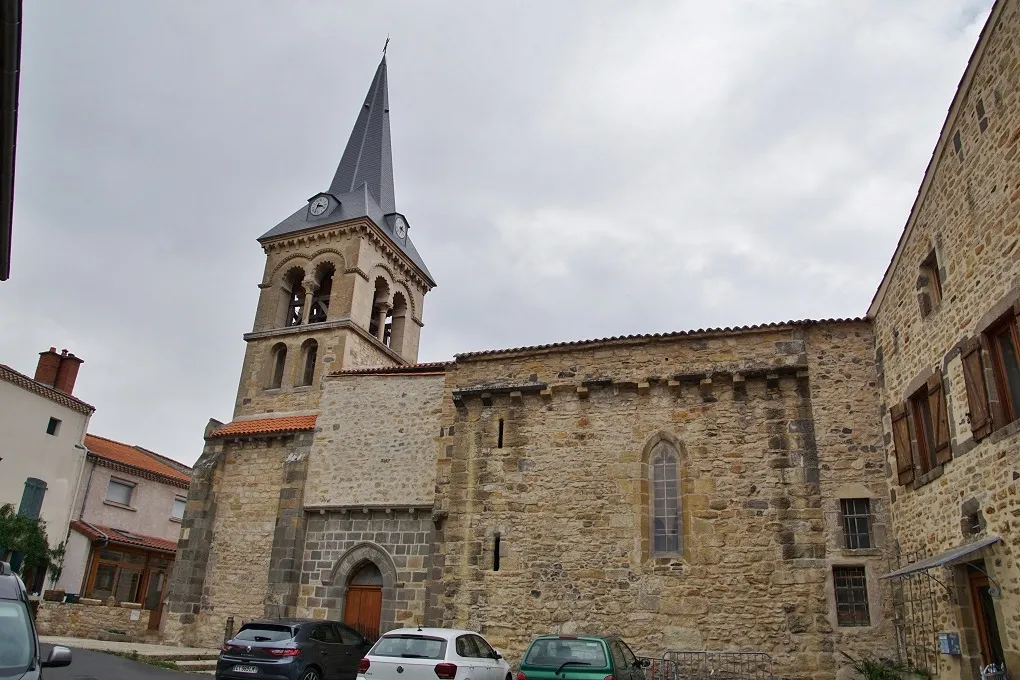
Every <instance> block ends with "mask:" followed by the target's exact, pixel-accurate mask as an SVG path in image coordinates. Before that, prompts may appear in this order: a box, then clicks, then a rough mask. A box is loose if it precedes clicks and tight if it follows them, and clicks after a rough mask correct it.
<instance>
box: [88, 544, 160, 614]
mask: <svg viewBox="0 0 1020 680" xmlns="http://www.w3.org/2000/svg"><path fill="white" fill-rule="evenodd" d="M145 562H146V558H145V555H142V554H138V553H132V552H121V551H119V550H101V551H100V552H99V554H98V555H97V557H96V565H95V567H94V569H95V572H94V574H93V576H92V579H91V583H90V585H89V588H88V594H87V595H86V597H92V598H95V599H97V600H105V599H107V598H108V597H111V596H113V597H114V598H115V599H116V600H117V602H139V601H140V600H139V599H138V598H139V597H140V596H141V593H140V592H139V591H140V588H139V586H140V585H141V581H142V573H143V572H144V571H145Z"/></svg>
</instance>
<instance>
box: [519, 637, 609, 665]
mask: <svg viewBox="0 0 1020 680" xmlns="http://www.w3.org/2000/svg"><path fill="white" fill-rule="evenodd" d="M568 661H570V662H576V664H577V666H593V667H596V668H605V667H606V650H605V647H604V646H603V644H602V642H600V641H599V640H578V639H571V638H567V639H565V638H540V639H538V640H535V641H534V642H533V643H531V647H529V648H528V653H527V655H526V656H525V657H524V663H526V664H528V665H529V666H555V667H557V668H558V667H559V666H561V665H562V664H563V663H565V662H568Z"/></svg>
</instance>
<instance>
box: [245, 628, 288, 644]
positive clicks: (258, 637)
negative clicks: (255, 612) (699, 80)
mask: <svg viewBox="0 0 1020 680" xmlns="http://www.w3.org/2000/svg"><path fill="white" fill-rule="evenodd" d="M292 637H294V633H293V631H291V629H290V626H272V625H268V626H267V625H255V626H245V627H244V628H242V629H241V630H240V631H238V633H237V635H235V636H234V640H241V641H243V642H281V641H283V640H289V639H291V638H292Z"/></svg>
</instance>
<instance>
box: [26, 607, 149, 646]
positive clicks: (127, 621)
mask: <svg viewBox="0 0 1020 680" xmlns="http://www.w3.org/2000/svg"><path fill="white" fill-rule="evenodd" d="M150 614H151V612H149V611H148V610H144V609H137V608H128V607H121V606H107V605H106V604H104V603H101V602H99V601H98V600H96V601H95V603H94V604H63V603H56V602H45V601H43V602H40V603H39V609H38V611H36V615H35V625H36V628H38V630H39V635H54V636H61V637H76V638H87V639H89V640H98V639H99V636H100V634H102V633H108V632H110V631H111V630H116V631H122V632H123V633H125V634H126V637H127V640H128V641H129V642H140V641H142V640H145V639H147V638H148V637H149V635H148V634H149V615H150Z"/></svg>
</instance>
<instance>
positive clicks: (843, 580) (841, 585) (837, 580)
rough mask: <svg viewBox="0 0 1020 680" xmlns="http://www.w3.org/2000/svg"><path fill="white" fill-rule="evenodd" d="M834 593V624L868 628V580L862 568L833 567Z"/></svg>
mask: <svg viewBox="0 0 1020 680" xmlns="http://www.w3.org/2000/svg"><path fill="white" fill-rule="evenodd" d="M832 582H833V584H834V586H835V591H836V623H837V624H839V625H840V626H870V625H871V616H870V615H869V614H868V580H867V576H866V575H865V572H864V567H833V568H832Z"/></svg>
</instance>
